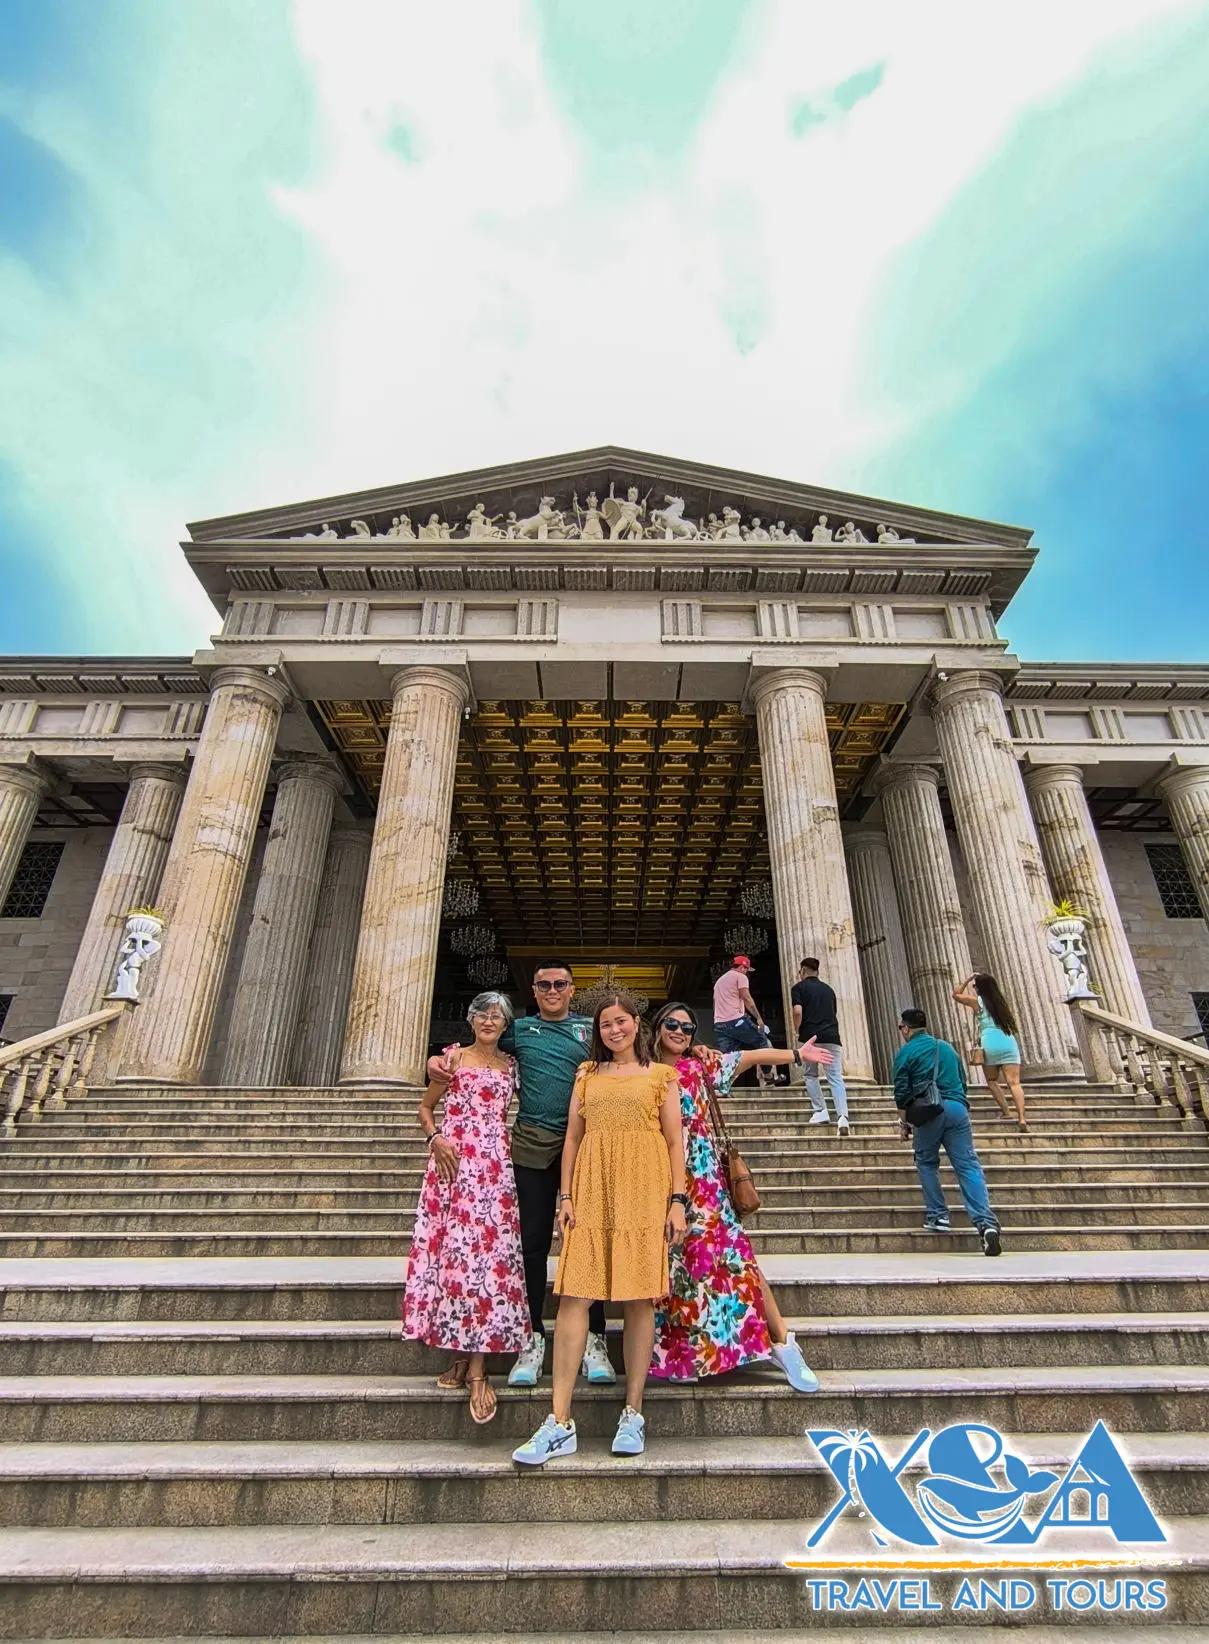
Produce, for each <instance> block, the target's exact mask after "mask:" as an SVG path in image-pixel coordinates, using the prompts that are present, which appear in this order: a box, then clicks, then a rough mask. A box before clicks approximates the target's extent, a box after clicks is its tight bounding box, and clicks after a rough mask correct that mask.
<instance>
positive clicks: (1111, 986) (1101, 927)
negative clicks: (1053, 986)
mask: <svg viewBox="0 0 1209 1644" xmlns="http://www.w3.org/2000/svg"><path fill="white" fill-rule="evenodd" d="M1024 786H1025V789H1026V790H1027V792H1028V796H1029V801H1030V803H1031V804H1032V807H1033V816H1034V819H1035V820H1036V823H1037V837H1038V839H1039V840H1040V842H1041V854H1042V855H1043V856H1044V858H1045V865H1046V867H1047V868H1048V870H1049V880H1050V885H1051V886H1052V887H1053V892H1054V896H1055V897H1057V898H1065V899H1067V900H1068V901H1070V902H1073V903H1074V905H1075V907H1076V908H1078V910H1079V912H1080V913H1081V914H1082V915H1083V916H1084V917H1085V919H1086V921H1087V945H1088V949H1089V956H1090V960H1091V985H1092V987H1093V988H1094V989H1095V991H1096V992H1097V993H1098V994H1099V995H1100V997H1101V999H1102V1000H1103V1002H1104V1006H1105V1008H1106V1009H1107V1010H1111V1011H1115V1012H1116V1014H1117V1015H1118V1016H1124V1017H1126V1018H1127V1019H1128V1020H1129V1021H1131V1022H1137V1023H1139V1024H1140V1026H1142V1027H1149V1026H1150V1010H1149V1007H1148V1006H1147V1003H1146V995H1145V994H1144V993H1143V992H1142V984H1141V982H1140V981H1139V979H1138V969H1137V966H1136V965H1135V964H1134V960H1133V954H1132V953H1131V952H1130V948H1129V938H1128V937H1127V936H1126V934H1125V925H1124V923H1123V921H1122V919H1121V912H1120V909H1119V908H1118V907H1117V898H1116V893H1115V892H1114V890H1113V888H1112V881H1111V880H1110V879H1109V877H1108V869H1107V867H1106V866H1105V864H1104V856H1103V853H1102V852H1101V850H1100V841H1099V839H1098V838H1097V837H1096V825H1095V823H1094V822H1093V821H1092V817H1091V811H1090V810H1089V809H1088V805H1087V795H1086V794H1085V793H1084V791H1083V772H1082V770H1081V769H1080V768H1079V766H1078V765H1033V766H1031V767H1030V768H1029V769H1028V770H1027V771H1026V772H1025V776H1024Z"/></svg>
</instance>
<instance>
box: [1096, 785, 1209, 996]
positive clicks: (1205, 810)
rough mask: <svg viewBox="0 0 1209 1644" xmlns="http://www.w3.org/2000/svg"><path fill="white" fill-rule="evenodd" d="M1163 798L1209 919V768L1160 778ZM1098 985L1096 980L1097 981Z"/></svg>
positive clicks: (1203, 910) (1198, 895) (1203, 911)
mask: <svg viewBox="0 0 1209 1644" xmlns="http://www.w3.org/2000/svg"><path fill="white" fill-rule="evenodd" d="M1158 789H1159V794H1160V797H1161V798H1162V801H1163V803H1164V805H1166V807H1167V815H1168V816H1169V817H1170V818H1171V831H1172V833H1174V834H1175V836H1176V838H1177V839H1178V840H1179V842H1180V849H1181V850H1182V851H1183V853H1184V862H1185V864H1186V865H1187V868H1188V877H1189V878H1190V879H1191V880H1192V883H1193V884H1194V885H1195V886H1196V894H1197V897H1198V898H1199V900H1200V904H1201V912H1202V913H1203V914H1204V915H1205V918H1206V919H1209V765H1183V766H1180V767H1179V768H1178V769H1177V770H1174V771H1169V772H1168V773H1167V775H1166V776H1164V777H1160V779H1159V783H1158ZM1092 980H1093V981H1094V980H1095V978H1094V977H1093V978H1092Z"/></svg>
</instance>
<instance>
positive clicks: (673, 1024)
mask: <svg viewBox="0 0 1209 1644" xmlns="http://www.w3.org/2000/svg"><path fill="white" fill-rule="evenodd" d="M663 1026H664V1027H665V1028H666V1029H667V1030H668V1032H669V1033H696V1031H697V1024H696V1022H682V1021H680V1020H679V1018H678V1017H672V1016H669V1017H668V1018H667V1019H666V1021H664V1023H663Z"/></svg>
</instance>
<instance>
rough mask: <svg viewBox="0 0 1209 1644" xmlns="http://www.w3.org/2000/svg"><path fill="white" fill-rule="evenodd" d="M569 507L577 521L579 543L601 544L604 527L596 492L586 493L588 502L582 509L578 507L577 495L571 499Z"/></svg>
mask: <svg viewBox="0 0 1209 1644" xmlns="http://www.w3.org/2000/svg"><path fill="white" fill-rule="evenodd" d="M571 506H572V508H574V510H575V518H576V519H577V520H578V521H579V535H580V539H581V541H583V542H603V540H604V525H603V523H602V516H601V512H600V503H599V502H598V501H597V498H596V492H595V491H589V492H588V500H587V502H586V503H585V505H584V506H583V508H581V507H580V506H579V495H578V493H576V494H574V495H573V496H572V498H571Z"/></svg>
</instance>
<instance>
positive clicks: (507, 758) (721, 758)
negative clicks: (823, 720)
mask: <svg viewBox="0 0 1209 1644" xmlns="http://www.w3.org/2000/svg"><path fill="white" fill-rule="evenodd" d="M316 706H317V708H318V710H319V712H320V714H321V715H322V717H323V720H324V722H325V724H326V725H327V727H328V729H329V730H330V732H331V734H332V737H333V739H334V741H335V743H336V745H337V747H338V748H339V749H340V751H341V753H342V754H343V755H344V757H345V758H346V760H347V761H348V763H349V765H350V767H351V768H352V770H353V772H354V774H355V775H356V777H357V780H358V781H359V782H360V784H361V786H362V787H363V789H364V790H365V792H366V794H367V796H368V797H369V798H371V799H375V798H376V797H377V792H378V788H379V786H380V784H381V780H382V768H383V763H384V759H385V753H386V736H387V731H388V728H389V722H390V704H389V703H388V702H319V703H317V704H316ZM905 712H906V709H905V707H904V706H903V705H902V704H899V703H829V704H828V706H827V731H828V737H829V741H830V744H831V755H832V763H833V766H834V769H835V781H836V788H837V791H838V794H839V799H840V805H841V808H842V807H843V806H844V805H845V804H846V803H847V802H848V801H849V800H850V799H852V798H853V796H854V795H855V794H856V793H857V792H858V790H859V788H860V785H861V783H862V781H863V780H864V777H865V775H866V773H867V771H868V769H869V766H870V764H871V763H872V761H873V760H874V759H875V758H876V757H877V755H878V754H879V753H880V752H881V751H882V749H884V748H885V747H886V746H887V744H888V743H889V742H890V740H891V738H892V737H893V735H894V733H895V731H896V729H897V727H898V725H899V722H900V721H901V719H902V717H903V715H904V714H905ZM453 812H454V816H453V824H454V827H455V828H457V829H458V830H459V832H460V834H461V841H462V842H461V851H460V855H459V860H458V866H457V870H456V871H457V872H458V873H469V874H471V875H473V877H474V878H475V879H476V880H477V882H478V884H479V887H480V889H481V891H482V894H483V897H484V902H485V907H484V913H485V914H486V915H487V916H488V917H489V919H490V921H491V923H492V924H493V926H494V928H495V930H496V933H497V936H498V938H499V940H500V942H501V943H502V944H504V945H508V946H512V947H515V946H516V945H517V944H518V943H538V944H543V943H548V944H550V945H551V946H554V947H556V948H557V947H559V946H560V945H561V946H562V947H566V946H568V945H582V944H589V945H591V944H598V945H618V944H621V945H626V944H634V945H640V946H647V947H649V946H651V945H652V944H664V945H666V944H668V943H672V944H676V943H680V944H693V945H695V946H696V947H698V948H700V947H702V946H709V945H710V944H712V943H715V942H716V941H717V940H718V938H719V937H720V935H721V931H722V928H723V925H724V923H725V921H726V919H727V918H728V917H729V916H730V915H732V914H733V913H734V911H735V909H736V906H737V903H738V895H739V891H740V889H741V888H742V886H743V884H744V883H745V882H746V881H747V880H749V879H753V878H762V877H766V876H767V875H768V872H769V864H768V846H767V841H766V838H765V832H764V802H763V788H762V781H761V772H760V757H759V747H758V744H757V739H756V726H755V720H754V718H752V717H751V716H750V715H747V714H744V713H743V712H742V711H741V709H740V707H739V705H738V704H737V703H733V702H710V703H693V704H683V703H662V702H629V701H624V702H605V701H574V702H553V701H541V702H503V701H491V702H480V703H479V705H478V708H477V710H476V711H475V713H474V714H473V715H472V716H471V717H470V719H469V720H468V721H467V723H466V724H465V725H464V726H463V728H462V734H461V739H460V742H459V745H458V758H457V770H456V773H455V777H454V799H453ZM463 864H464V866H463Z"/></svg>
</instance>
